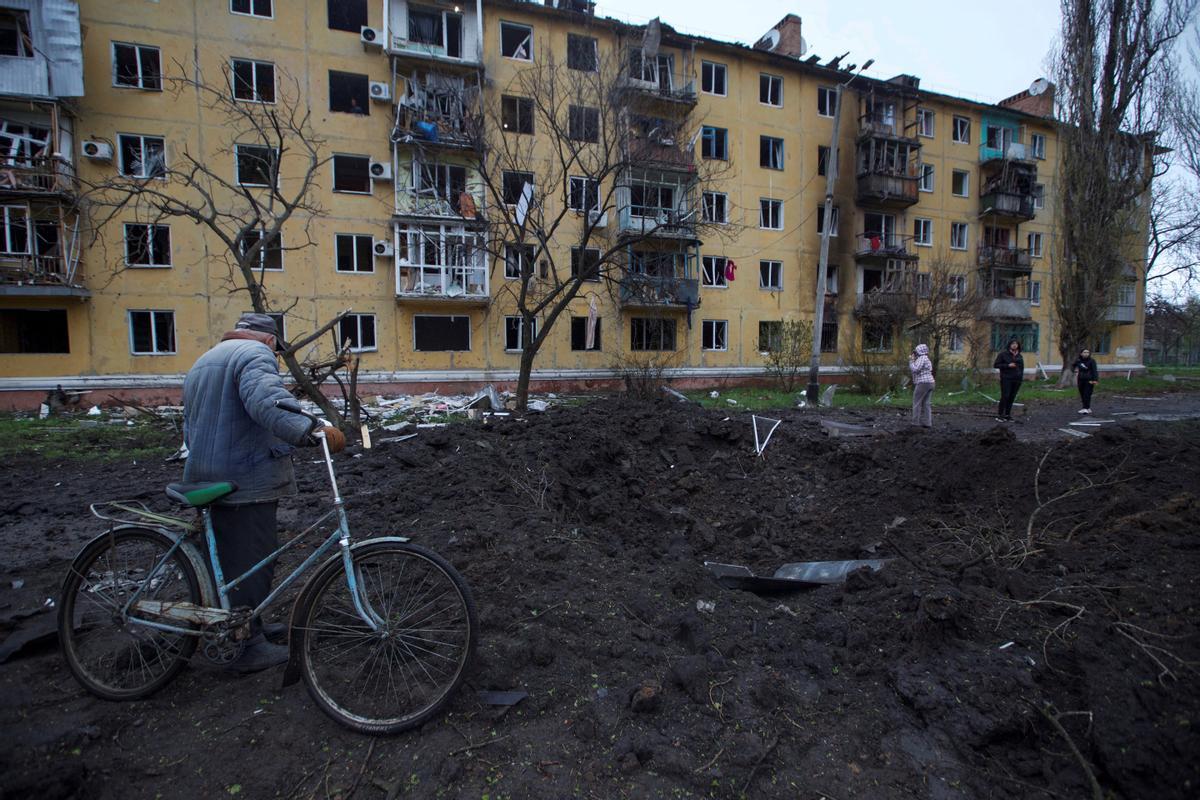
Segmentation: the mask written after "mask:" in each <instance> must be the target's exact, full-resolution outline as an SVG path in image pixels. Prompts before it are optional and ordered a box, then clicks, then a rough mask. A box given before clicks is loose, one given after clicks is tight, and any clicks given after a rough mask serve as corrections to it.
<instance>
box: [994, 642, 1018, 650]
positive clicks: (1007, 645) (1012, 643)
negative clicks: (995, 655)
mask: <svg viewBox="0 0 1200 800" xmlns="http://www.w3.org/2000/svg"><path fill="white" fill-rule="evenodd" d="M1014 644H1016V642H1005V643H1004V644H1002V645H1000V647H998V648H997V649H998V650H1007V649H1008V648H1010V647H1012V646H1013V645H1014Z"/></svg>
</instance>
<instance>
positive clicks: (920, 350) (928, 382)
mask: <svg viewBox="0 0 1200 800" xmlns="http://www.w3.org/2000/svg"><path fill="white" fill-rule="evenodd" d="M908 369H909V371H911V372H912V379H913V407H912V423H913V425H920V426H922V427H925V428H932V427H933V362H931V361H930V360H929V345H924V344H919V345H917V346H916V347H915V348H913V351H912V352H911V353H910V354H909V356H908Z"/></svg>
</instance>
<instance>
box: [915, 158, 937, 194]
mask: <svg viewBox="0 0 1200 800" xmlns="http://www.w3.org/2000/svg"><path fill="white" fill-rule="evenodd" d="M917 188H918V189H920V190H921V191H922V192H932V191H933V164H922V165H921V177H920V178H919V179H918V181H917Z"/></svg>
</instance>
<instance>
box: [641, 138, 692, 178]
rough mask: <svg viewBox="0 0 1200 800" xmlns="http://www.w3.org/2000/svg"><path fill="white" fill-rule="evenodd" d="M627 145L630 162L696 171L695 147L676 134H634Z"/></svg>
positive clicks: (662, 168) (649, 166)
mask: <svg viewBox="0 0 1200 800" xmlns="http://www.w3.org/2000/svg"><path fill="white" fill-rule="evenodd" d="M625 146H626V148H627V151H628V159H629V161H630V163H633V164H638V165H640V166H644V167H647V168H651V169H661V170H678V171H680V172H695V171H696V154H695V149H694V148H689V147H687V142H682V143H681V142H680V141H679V140H678V139H677V138H675V137H674V136H653V137H651V136H638V135H633V136H630V137H629V140H628V141H627V142H626V145H625Z"/></svg>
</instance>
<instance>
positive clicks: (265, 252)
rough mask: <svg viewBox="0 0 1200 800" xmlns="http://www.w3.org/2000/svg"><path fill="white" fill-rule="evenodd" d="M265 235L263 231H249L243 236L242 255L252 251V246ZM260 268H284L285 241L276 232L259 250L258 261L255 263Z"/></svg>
mask: <svg viewBox="0 0 1200 800" xmlns="http://www.w3.org/2000/svg"><path fill="white" fill-rule="evenodd" d="M262 237H263V231H247V232H246V233H245V235H244V236H242V255H245V254H246V253H248V252H250V248H252V247H254V245H256V244H258V242H259V240H261V239H262ZM254 268H255V269H259V270H282V269H283V242H282V240H281V238H280V236H279V234H276V235H275V236H272V237H271V239H270V240H269V241H268V242H267V243H266V244H265V245H263V247H262V248H261V249H260V250H259V251H258V263H257V264H255V265H254Z"/></svg>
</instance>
